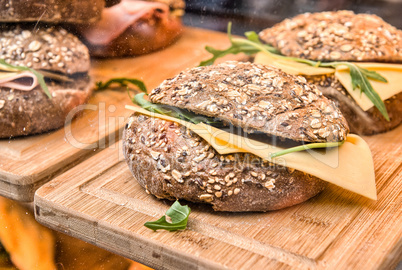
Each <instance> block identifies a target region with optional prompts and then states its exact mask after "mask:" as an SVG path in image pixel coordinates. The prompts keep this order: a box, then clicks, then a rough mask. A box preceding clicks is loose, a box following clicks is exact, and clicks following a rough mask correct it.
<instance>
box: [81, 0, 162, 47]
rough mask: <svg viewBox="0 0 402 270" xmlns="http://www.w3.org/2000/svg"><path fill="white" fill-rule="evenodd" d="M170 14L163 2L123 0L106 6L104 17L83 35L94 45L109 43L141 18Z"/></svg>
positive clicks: (160, 16)
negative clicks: (108, 6)
mask: <svg viewBox="0 0 402 270" xmlns="http://www.w3.org/2000/svg"><path fill="white" fill-rule="evenodd" d="M168 15H169V7H168V6H167V5H166V4H163V3H158V2H147V1H135V0H122V1H121V2H120V3H119V4H117V5H114V6H112V7H110V8H105V9H104V10H103V13H102V19H101V20H100V21H98V22H97V23H96V24H94V25H92V26H90V27H89V28H88V29H86V30H85V31H84V33H83V35H84V37H85V38H86V40H87V41H88V42H89V43H91V44H93V45H107V44H108V43H110V42H111V41H112V40H114V39H115V38H117V37H118V36H120V35H121V34H122V33H123V32H124V31H125V30H126V29H127V28H128V27H130V25H133V24H134V23H135V22H137V21H138V20H140V19H147V18H151V17H152V16H158V17H159V18H161V19H164V18H165V19H167V17H168Z"/></svg>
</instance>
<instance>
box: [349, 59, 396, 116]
mask: <svg viewBox="0 0 402 270" xmlns="http://www.w3.org/2000/svg"><path fill="white" fill-rule="evenodd" d="M347 66H348V67H349V70H350V77H351V78H352V87H353V89H354V90H355V89H360V91H361V92H362V93H364V94H366V96H367V97H368V98H369V99H370V100H371V102H373V104H374V106H376V107H377V109H378V110H379V111H380V112H381V114H382V115H383V116H384V118H385V119H386V120H387V121H389V116H388V112H387V109H386V108H385V104H384V102H383V101H382V99H381V97H380V96H379V95H378V93H377V92H376V91H374V89H373V86H372V85H371V83H370V82H369V80H368V78H367V75H366V74H367V72H369V74H370V76H371V71H368V70H367V69H363V68H360V67H358V66H357V65H354V64H349V63H348V64H347ZM377 75H378V76H379V77H381V78H383V77H382V76H381V75H379V74H378V73H377ZM377 75H375V76H377ZM383 79H384V78H383Z"/></svg>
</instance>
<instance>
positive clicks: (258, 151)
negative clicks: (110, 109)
mask: <svg viewBox="0 0 402 270" xmlns="http://www.w3.org/2000/svg"><path fill="white" fill-rule="evenodd" d="M126 108H127V109H130V110H133V111H136V112H139V113H141V114H144V115H148V116H150V117H157V118H160V119H164V120H169V121H173V122H176V123H179V124H181V125H184V126H186V127H187V128H189V129H191V130H192V131H193V132H195V133H196V134H198V135H199V136H200V137H202V138H203V139H204V140H205V141H207V142H208V143H209V144H210V145H211V146H212V147H213V148H214V149H215V150H216V151H217V152H218V153H220V154H230V153H237V152H247V153H252V154H254V155H256V156H259V157H261V158H262V159H264V160H267V161H269V162H272V163H275V164H278V165H280V166H283V165H284V166H286V167H289V168H293V169H296V170H299V171H302V172H305V173H308V174H311V175H314V176H316V177H318V178H320V179H322V180H324V181H327V182H330V183H332V184H335V185H337V186H340V187H342V188H344V189H347V190H349V191H352V192H355V193H357V194H360V195H362V196H364V197H367V198H370V199H372V200H376V199H377V191H376V185H375V174H374V164H373V159H372V156H371V151H370V148H369V147H368V145H367V143H366V142H365V141H364V140H363V139H362V138H360V137H359V136H357V135H353V134H349V135H348V137H347V139H346V141H345V143H344V144H343V145H342V146H340V147H335V148H326V149H321V150H318V151H317V150H312V149H308V150H306V151H302V152H293V153H289V154H286V155H283V156H280V157H277V158H273V159H271V158H270V154H271V153H274V152H278V151H282V150H284V148H281V147H276V146H273V145H270V144H267V143H263V142H260V141H256V140H253V139H249V138H246V137H243V136H239V135H236V134H232V133H229V132H226V131H224V130H221V129H217V128H215V127H212V126H209V125H206V124H203V123H200V124H192V123H190V122H187V121H184V120H180V119H176V118H173V117H170V116H166V115H161V114H157V113H152V112H149V111H147V110H144V109H142V108H139V107H134V106H126Z"/></svg>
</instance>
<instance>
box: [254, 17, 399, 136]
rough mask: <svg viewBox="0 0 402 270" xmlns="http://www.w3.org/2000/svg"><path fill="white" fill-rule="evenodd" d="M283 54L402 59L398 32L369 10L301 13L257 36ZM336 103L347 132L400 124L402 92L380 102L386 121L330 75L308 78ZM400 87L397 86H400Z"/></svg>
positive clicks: (314, 57) (376, 130)
mask: <svg viewBox="0 0 402 270" xmlns="http://www.w3.org/2000/svg"><path fill="white" fill-rule="evenodd" d="M259 36H260V38H261V40H263V41H264V42H266V43H268V44H271V45H272V46H274V47H275V48H277V49H278V50H279V51H280V53H282V54H283V55H286V56H292V57H299V58H305V59H309V60H319V61H355V62H367V61H369V62H370V61H371V62H392V63H402V31H401V30H398V29H396V28H395V27H393V26H391V25H389V24H388V23H386V22H384V21H383V20H382V19H381V18H379V17H378V16H376V15H372V14H354V13H353V12H352V11H345V10H343V11H337V12H321V13H306V14H301V15H298V16H296V17H294V18H291V19H286V20H284V21H282V22H280V23H278V24H276V25H274V26H273V27H272V28H268V29H265V30H263V31H261V32H260V34H259ZM306 78H307V80H308V81H309V82H313V83H317V86H318V88H319V89H320V91H322V93H323V94H324V95H325V96H327V97H329V98H331V99H332V100H334V101H336V103H337V104H338V105H339V107H340V108H341V111H342V113H343V115H344V116H345V117H346V119H347V121H348V123H349V126H350V129H351V132H353V133H357V134H364V135H371V134H376V133H380V132H385V131H387V130H390V129H392V128H395V127H396V126H398V125H399V124H400V123H401V122H402V109H401V102H402V99H401V98H402V93H401V92H399V94H396V95H394V96H392V97H391V98H389V99H387V100H385V101H384V104H385V106H386V109H387V111H388V114H389V117H390V121H387V120H386V119H385V118H384V117H383V116H382V115H381V113H380V112H379V111H378V109H377V108H375V107H373V108H371V109H369V110H368V111H364V110H362V109H361V108H360V107H359V106H357V104H356V103H355V102H354V100H353V98H352V97H351V96H350V95H349V94H348V93H347V91H346V90H345V88H344V87H343V86H342V85H341V84H340V82H339V81H338V80H337V79H336V78H335V77H334V76H321V75H319V76H308V77H306ZM401 90H402V89H401Z"/></svg>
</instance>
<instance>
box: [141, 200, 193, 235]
mask: <svg viewBox="0 0 402 270" xmlns="http://www.w3.org/2000/svg"><path fill="white" fill-rule="evenodd" d="M190 212H191V209H190V207H188V206H187V205H184V206H183V205H181V204H180V203H179V201H175V202H174V203H173V204H172V206H171V207H170V208H169V209H168V210H167V211H166V214H165V215H164V216H162V217H161V218H160V219H158V220H156V221H149V222H146V223H145V224H144V226H145V227H147V228H149V229H151V230H154V231H156V230H166V231H177V230H184V229H186V227H187V221H188V216H189V215H190ZM166 216H168V217H169V218H170V220H169V221H168V220H167V219H166Z"/></svg>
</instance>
